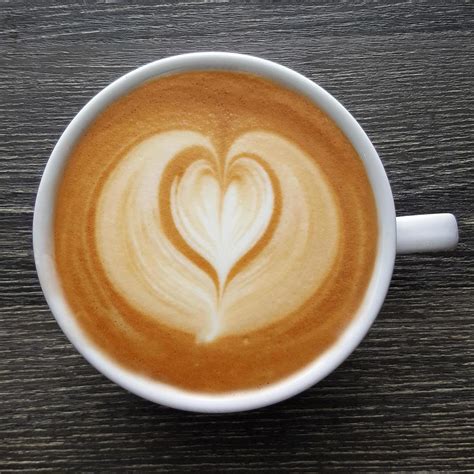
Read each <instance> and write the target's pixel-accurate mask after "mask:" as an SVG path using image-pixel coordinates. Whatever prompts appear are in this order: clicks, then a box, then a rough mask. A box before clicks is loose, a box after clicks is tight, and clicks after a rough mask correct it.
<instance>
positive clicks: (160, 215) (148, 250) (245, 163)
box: [54, 71, 378, 393]
mask: <svg viewBox="0 0 474 474" xmlns="http://www.w3.org/2000/svg"><path fill="white" fill-rule="evenodd" d="M54 225H55V228H54V236H55V261H56V267H57V271H58V274H59V277H60V281H61V283H62V288H63V291H64V294H65V297H66V300H67V302H68V304H69V306H70V308H71V310H72V312H73V314H74V316H75V318H76V320H77V322H78V324H79V326H80V328H81V329H82V331H83V332H84V334H85V335H86V336H87V338H88V339H89V340H90V341H91V342H92V343H93V344H94V345H95V346H96V347H98V348H99V349H100V350H102V351H103V353H104V354H106V355H107V356H108V357H110V358H111V359H112V360H114V361H116V362H117V363H119V364H120V365H121V366H123V367H124V368H126V369H128V370H130V371H133V372H135V373H138V374H140V375H143V376H146V377H149V378H152V379H155V380H158V381H161V382H164V383H167V384H170V385H173V386H177V387H180V388H183V389H186V390H190V391H197V392H209V393H216V392H229V391H234V390H241V389H250V388H257V387H261V386H264V385H268V384H271V383H273V382H276V381H278V380H280V379H282V378H284V377H286V376H288V375H290V374H292V373H294V372H296V371H297V370H299V369H301V368H303V367H304V366H305V365H307V364H308V363H310V362H312V361H313V360H314V359H315V358H317V357H318V356H319V355H320V354H322V353H323V352H324V351H325V350H326V349H328V348H329V347H330V346H331V344H333V343H334V342H335V341H336V339H337V338H338V336H339V335H340V334H341V332H342V331H343V330H344V329H345V328H346V326H347V325H348V324H349V323H350V321H351V319H352V318H353V316H354V314H355V313H356V311H357V309H358V307H359V305H360V304H361V301H362V299H363V297H364V294H365V291H366V289H367V286H368V283H369V280H370V277H371V274H372V271H373V266H374V261H375V256H376V251H377V234H378V228H377V214H376V208H375V201H374V196H373V194H372V190H371V187H370V184H369V181H368V178H367V175H366V172H365V169H364V166H363V164H362V162H361V160H360V158H359V157H358V155H357V153H356V151H355V150H354V148H353V147H352V145H351V143H350V142H349V140H348V139H347V138H346V137H345V135H344V134H343V133H342V132H341V131H340V130H339V128H338V127H337V126H336V124H335V123H334V122H333V121H332V120H331V119H330V118H329V117H328V116H327V115H326V114H325V113H323V112H322V111H321V110H320V109H318V108H317V107H316V106H315V105H314V104H313V103H312V102H311V101H309V100H308V99H306V98H305V97H303V96H302V95H299V94H297V93H295V92H293V91H291V90H288V89H286V88H284V87H282V86H280V85H277V84H275V83H273V82H271V81H268V80H266V79H262V78H259V77H257V76H253V75H250V74H243V73H236V72H222V71H203V72H191V73H179V74H175V75H169V76H165V77H161V78H158V79H155V80H152V81H150V82H147V83H145V84H143V85H141V86H140V87H138V88H137V89H135V90H133V91H132V92H130V93H129V94H127V95H126V96H124V97H122V98H120V99H119V100H117V101H116V102H115V103H113V104H112V105H111V106H109V107H108V108H107V109H105V110H104V111H103V112H102V113H101V114H100V115H99V117H98V118H97V119H96V120H95V121H94V122H93V123H92V125H91V126H90V127H89V128H88V130H87V131H86V132H85V133H84V134H83V136H82V137H81V139H80V140H79V141H78V143H77V145H76V146H75V148H74V150H73V152H72V154H71V156H70V158H69V161H68V163H67V166H66V170H65V172H64V177H63V179H62V182H61V185H60V188H59V191H58V200H57V207H56V210H55V224H54Z"/></svg>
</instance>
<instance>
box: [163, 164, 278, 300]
mask: <svg viewBox="0 0 474 474" xmlns="http://www.w3.org/2000/svg"><path fill="white" fill-rule="evenodd" d="M223 173H224V177H223V179H219V176H218V171H217V169H216V168H214V167H213V166H212V164H211V163H209V162H208V161H205V160H198V161H195V162H194V163H192V164H191V165H190V166H189V168H187V169H186V171H185V172H184V174H183V175H182V177H181V178H180V179H175V181H174V182H173V186H172V188H171V200H170V201H171V211H172V215H173V219H174V222H175V225H176V227H177V229H178V231H179V232H180V234H181V235H182V237H183V238H184V240H185V241H186V242H187V244H188V245H189V246H190V247H191V248H192V249H193V250H195V251H196V252H197V253H198V254H200V255H201V256H202V257H203V258H204V259H206V260H207V261H208V262H209V263H210V264H211V266H212V267H213V269H214V270H215V272H216V274H217V279H218V285H219V291H220V293H222V291H223V289H224V286H225V283H226V280H227V277H228V276H229V273H230V271H231V270H232V268H233V267H234V265H235V264H236V263H237V262H238V261H239V260H240V259H241V258H242V257H243V256H244V255H245V254H247V253H248V252H249V251H250V250H251V249H252V248H253V247H254V246H255V245H256V244H257V242H258V241H259V240H260V238H261V237H262V235H263V234H264V232H265V230H266V229H267V227H268V224H269V223H270V220H271V217H272V214H273V211H274V194H273V188H272V183H271V180H270V177H269V176H268V174H267V172H266V171H265V169H264V168H263V167H262V166H261V165H259V164H258V163H257V162H256V161H255V160H253V159H251V158H246V157H242V158H238V159H236V160H235V161H233V162H231V163H230V164H229V165H228V166H226V168H225V169H224V171H223Z"/></svg>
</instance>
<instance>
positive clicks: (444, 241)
mask: <svg viewBox="0 0 474 474" xmlns="http://www.w3.org/2000/svg"><path fill="white" fill-rule="evenodd" d="M203 69H224V70H231V71H245V72H250V73H254V74H257V75H260V76H263V77H266V78H268V79H271V80H273V81H276V82H278V83H280V84H282V85H283V86H286V87H288V88H290V89H293V90H295V91H298V92H300V93H301V94H303V95H305V96H306V97H308V98H309V99H311V100H312V101H313V102H314V103H315V104H316V105H317V106H318V107H320V108H321V109H323V110H324V111H325V112H326V113H327V114H328V115H329V116H330V117H331V118H332V119H333V120H334V121H335V122H336V123H337V124H338V126H339V127H340V128H341V130H342V131H343V132H344V133H345V135H346V136H347V137H348V138H349V140H350V141H351V142H352V144H353V146H354V148H355V149H356V150H357V152H358V154H359V156H360V158H361V159H362V161H363V163H364V165H365V168H366V171H367V174H368V176H369V179H370V183H371V185H372V189H373V192H374V195H375V199H376V203H377V213H378V226H379V234H380V235H379V246H378V251H377V259H376V262H375V267H374V271H373V275H372V278H371V280H370V284H369V286H368V288H367V292H366V295H365V297H364V300H363V302H362V304H361V306H360V308H359V310H358V311H357V313H356V314H355V315H354V318H353V319H352V321H351V323H350V324H349V326H348V327H347V329H346V330H345V331H344V332H343V333H342V334H341V336H340V337H339V339H338V340H337V341H336V342H335V343H334V344H333V345H332V347H330V348H329V349H328V350H327V351H326V352H325V353H323V354H322V355H321V356H319V357H318V358H317V359H316V360H314V361H313V362H312V363H311V364H309V365H308V366H306V367H304V368H303V369H301V370H299V371H298V372H296V373H294V374H293V375H291V376H289V377H287V378H285V379H284V380H281V381H279V382H277V383H275V384H273V385H270V386H267V387H264V388H261V389H254V390H247V391H241V392H234V393H226V394H218V395H211V394H196V393H192V392H187V391H185V390H182V389H179V388H176V387H173V386H169V385H165V384H163V383H160V382H156V381H153V380H150V379H146V378H143V377H141V376H139V375H137V374H135V373H133V372H130V371H128V370H126V369H124V368H122V367H121V366H119V365H118V364H116V363H115V362H114V361H113V360H111V359H109V358H108V357H107V356H106V355H105V354H103V353H102V352H101V351H100V350H99V349H98V348H96V347H95V346H93V345H92V344H91V343H90V342H89V341H88V340H87V338H86V337H85V335H84V334H83V333H82V332H81V330H80V328H79V327H78V325H77V323H76V321H75V319H74V316H73V314H72V312H71V310H70V308H69V307H68V304H67V302H66V300H65V297H64V294H63V292H62V290H61V285H60V282H59V277H58V275H57V273H56V269H55V264H54V250H53V217H54V209H55V199H56V193H57V189H58V185H59V183H60V181H61V177H62V174H63V170H64V167H65V164H66V162H67V160H68V156H69V155H70V152H71V150H72V148H73V147H74V145H75V143H76V142H77V140H78V139H79V138H80V137H81V135H82V133H83V132H84V131H85V130H86V128H87V127H88V125H89V124H90V123H91V122H92V121H93V120H94V118H95V117H96V116H97V115H98V114H99V113H100V112H101V111H102V110H103V109H104V108H105V107H107V106H108V105H109V104H111V103H112V102H114V101H115V100H116V99H117V98H118V97H120V96H122V95H123V94H125V93H127V92H128V91H130V90H132V89H134V88H136V87H137V86H139V85H140V84H141V83H143V82H144V81H146V80H149V79H151V78H154V77H158V76H161V75H165V74H172V73H175V72H181V71H192V70H203ZM72 212H73V210H72ZM457 241H458V230H457V224H456V219H455V218H454V216H453V215H452V214H430V215H422V216H410V217H399V218H396V217H395V207H394V202H393V197H392V191H391V189H390V184H389V182H388V179H387V175H386V174H385V170H384V168H383V165H382V162H381V161H380V158H379V156H378V155H377V152H376V151H375V148H374V147H373V145H372V143H371V142H370V140H369V138H368V137H367V135H366V134H365V133H364V131H363V130H362V128H361V127H360V125H359V124H358V123H357V122H356V120H355V119H354V118H353V117H352V116H351V115H350V114H349V112H348V111H347V110H346V109H345V108H344V107H343V106H342V105H341V104H340V103H339V102H338V101H337V100H336V99H335V98H334V97H332V96H331V95H330V94H329V93H328V92H326V91H325V90H324V89H322V88H321V87H319V86H318V85H316V84H315V83H314V82H312V81H310V80H309V79H307V78H305V77H303V76H302V75H300V74H298V73H296V72H294V71H292V70H291V69H288V68H286V67H284V66H281V65H279V64H276V63H273V62H271V61H267V60H264V59H260V58H256V57H253V56H247V55H241V54H231V53H215V52H209V53H192V54H184V55H180V56H173V57H170V58H166V59H162V60H159V61H155V62H152V63H150V64H147V65H145V66H143V67H140V68H138V69H136V70H134V71H132V72H130V73H128V74H126V75H125V76H123V77H121V78H120V79H118V80H116V81H115V82H113V83H112V84H110V85H109V86H107V87H106V88H105V89H104V90H102V91H101V92H100V93H99V94H97V95H96V96H95V97H94V98H93V99H92V100H91V101H90V102H89V103H88V104H87V105H86V106H85V107H84V108H83V109H82V110H81V111H80V112H79V113H78V114H77V115H76V117H75V118H74V119H73V120H72V122H71V123H70V124H69V126H68V127H67V128H66V130H65V131H64V133H63V134H62V136H61V138H60V139H59V141H58V143H57V145H56V146H55V148H54V150H53V152H52V154H51V157H50V159H49V161H48V164H47V166H46V169H45V170H44V174H43V177H42V180H41V184H40V187H39V190H38V196H37V199H36V206H35V213H34V221H33V245H34V256H35V261H36V268H37V271H38V276H39V280H40V283H41V286H42V289H43V292H44V295H45V297H46V300H47V302H48V304H49V306H50V308H51V311H52V313H53V314H54V316H55V318H56V320H57V321H58V323H59V325H60V326H61V328H62V330H63V331H64V333H65V334H66V336H67V337H68V338H69V340H70V341H71V342H72V344H73V345H74V346H75V347H76V349H77V350H78V351H79V352H80V353H81V354H82V355H83V356H84V357H85V358H86V359H87V360H88V361H89V362H90V363H91V364H92V365H93V366H94V367H95V368H96V369H98V370H99V371H100V372H102V373H103V374H104V375H105V376H107V377H108V378H109V379H111V380H113V381H114V382H116V383H117V384H118V385H121V386H122V387H124V388H126V389H127V390H129V391H130V392H133V393H135V394H137V395H139V396H141V397H143V398H146V399H148V400H151V401H154V402H158V403H161V404H163V405H167V406H170V407H174V408H179V409H183V410H190V411H197V412H235V411H242V410H249V409H253V408H259V407H263V406H266V405H270V404H272V403H276V402H279V401H281V400H284V399H286V398H289V397H291V396H293V395H296V394H298V393H300V392H302V391H303V390H305V389H307V388H308V387H310V386H312V385H314V384H315V383H317V382H319V381H320V380H321V379H323V378H324V377H326V376H327V375H328V374H329V373H331V372H332V371H333V370H334V369H335V368H336V367H337V366H338V365H339V364H341V363H342V362H343V361H344V360H345V359H346V358H347V357H348V356H349V355H350V354H351V352H352V351H353V350H354V349H355V348H356V347H357V346H358V344H359V343H360V342H361V340H362V339H363V337H364V336H365V334H366V333H367V331H368V330H369V328H370V326H371V325H372V323H373V322H374V320H375V318H376V316H377V314H378V312H379V310H380V307H381V306H382V303H383V301H384V299H385V295H386V293H387V290H388V287H389V284H390V280H391V277H392V271H393V265H394V261H395V254H396V253H397V252H398V253H410V252H420V251H439V250H448V249H451V248H453V247H455V246H456V244H457Z"/></svg>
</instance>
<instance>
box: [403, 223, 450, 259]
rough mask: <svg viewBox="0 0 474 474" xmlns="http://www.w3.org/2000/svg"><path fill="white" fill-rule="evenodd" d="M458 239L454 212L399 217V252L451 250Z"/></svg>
mask: <svg viewBox="0 0 474 474" xmlns="http://www.w3.org/2000/svg"><path fill="white" fill-rule="evenodd" d="M458 240H459V234H458V224H457V222H456V218H455V217H454V216H453V215H452V214H422V215H418V216H404V217H397V253H398V254H404V253H416V252H440V251H443V250H451V249H453V248H454V247H456V245H457V243H458Z"/></svg>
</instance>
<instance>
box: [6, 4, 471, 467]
mask: <svg viewBox="0 0 474 474" xmlns="http://www.w3.org/2000/svg"><path fill="white" fill-rule="evenodd" d="M75 3H76V4H69V5H66V4H64V5H63V4H61V2H51V3H50V5H49V6H47V3H43V4H41V3H39V2H38V3H23V2H20V1H15V2H7V3H2V4H0V26H1V28H0V67H1V68H0V97H1V99H0V134H1V139H0V153H1V161H0V258H1V260H0V262H1V265H0V271H1V273H0V301H1V305H0V338H1V339H0V436H1V438H0V471H2V472H9V471H13V470H28V471H32V470H35V469H37V470H40V471H55V472H59V471H67V470H71V471H89V472H98V471H102V470H110V471H115V472H116V471H119V470H127V471H131V470H132V471H143V470H158V471H160V470H161V471H186V470H191V471H205V472H222V471H223V470H229V471H230V470H235V471H247V470H256V471H258V470H260V471H264V472H268V471H287V470H295V471H307V472H316V471H319V470H323V469H340V470H343V471H348V470H357V471H368V470H375V471H400V470H403V471H405V470H459V471H463V470H464V471H470V470H472V469H474V431H473V424H474V421H473V412H474V403H473V402H474V394H473V388H472V384H473V363H474V344H473V326H474V319H473V316H474V314H473V310H472V308H473V306H474V301H473V286H474V281H473V280H474V279H473V273H474V272H473V259H472V257H473V253H474V251H473V245H474V238H473V232H474V217H473V213H472V209H473V199H472V197H473V189H472V188H473V186H472V185H473V168H474V167H473V138H472V137H473V115H472V112H473V96H472V94H473V73H474V67H473V60H474V48H473V36H472V29H473V22H472V20H473V13H474V11H473V8H472V2H469V1H468V2H455V1H452V2H438V3H437V4H433V2H427V3H425V2H416V3H414V4H412V3H409V2H405V1H402V2H400V1H396V2H395V1H394V2H387V1H383V2H380V3H368V4H365V2H354V3H357V5H355V4H354V5H351V4H350V3H347V4H346V3H334V2H327V3H318V4H313V3H308V2H298V3H293V4H287V3H275V4H272V3H269V2H264V3H261V4H258V3H252V4H244V3H241V2H231V3H227V2H216V3H213V2H209V3H208V2H204V1H192V0H189V1H184V0H182V1H176V2H172V1H171V0H170V1H169V2H168V3H164V4H162V5H161V6H152V5H151V4H150V5H143V6H131V5H128V6H124V5H119V4H116V3H110V4H99V5H96V6H85V5H84V3H86V2H75ZM79 3H81V4H82V5H78V4H79ZM202 50H225V51H238V52H244V53H251V54H255V55H258V56H262V57H265V58H268V59H272V60H275V61H277V62H280V63H282V64H284V65H287V66H289V67H291V68H294V69H295V70H297V71H299V72H301V73H303V74H305V75H306V76H308V77H309V78H311V79H313V80H314V81H316V82H318V83H319V84H320V85H322V86H323V87H325V88H326V89H327V90H328V91H330V92H331V93H332V94H333V95H334V96H336V97H337V98H338V99H339V100H340V101H341V102H342V103H343V104H344V105H345V106H346V107H347V108H348V109H349V110H350V111H351V112H352V113H353V114H354V116H355V117H356V118H357V120H359V122H360V123H361V125H362V126H363V127H364V129H365V130H366V132H367V133H368V135H369V136H370V137H371V139H372V140H373V143H374V144H375V146H376V147H377V149H378V151H379V153H380V156H381V158H382V160H383V162H384V164H385V167H386V170H387V173H388V176H389V178H390V180H391V183H392V186H393V192H394V194H395V199H396V206H397V210H398V213H399V214H400V215H403V214H416V213H425V212H435V211H438V212H446V211H448V212H453V213H454V214H456V216H457V217H458V220H459V226H460V238H461V242H460V245H459V248H458V249H457V250H456V251H454V252H447V253H441V254H425V255H412V256H403V257H400V258H397V263H396V268H395V273H394V276H393V282H392V286H391V289H390V291H389V294H388V296H387V300H386V303H385V306H384V307H383V309H382V311H381V313H380V316H379V318H378V319H377V321H376V323H375V325H374V326H373V328H372V329H371V331H370V333H369V335H368V337H367V338H366V339H365V340H364V342H363V343H362V344H361V346H360V347H359V348H358V349H357V350H356V351H355V352H354V353H353V355H352V356H351V357H350V358H349V360H347V361H346V362H345V363H344V364H343V365H342V366H341V367H340V368H339V369H338V370H337V371H336V372H334V373H333V374H332V375H330V376H329V377H327V379H325V380H324V381H323V382H321V383H320V384H319V385H318V386H316V387H313V388H312V389H310V390H308V391H307V392H305V393H304V394H302V395H300V396H298V397H296V398H293V399H291V400H289V401H286V402H283V403H281V404H279V405H276V406H272V407H269V408H266V409H262V410H258V411H254V412H248V413H242V414H233V415H203V414H191V413H184V412H178V411H175V410H172V409H168V408H164V407H161V406H158V405H154V404H153V403H150V402H147V401H144V400H142V399H140V398H138V397H136V396H134V395H131V394H129V393H127V392H126V391H124V390H122V389H121V388H119V387H118V386H116V385H114V384H113V383H111V382H109V381H108V380H106V379H105V378H104V377H103V376H102V375H100V374H99V373H97V372H96V371H95V370H94V369H93V368H92V367H91V366H89V365H88V363H86V361H85V360H84V359H83V358H82V357H81V356H79V355H78V354H77V353H76V351H75V350H74V349H73V347H72V346H71V345H70V344H69V343H68V341H67V340H66V338H65V336H64V335H63V333H62V332H61V330H60V329H59V327H58V325H57V324H56V322H55V320H54V318H53V317H52V315H51V313H50V311H49V309H48V307H47V305H46V303H45V300H44V298H43V295H42V293H41V289H40V287H39V284H38V280H37V277H36V272H35V267H34V262H33V253H32V246H31V224H32V217H33V206H34V201H35V194H36V189H37V186H38V183H39V180H40V177H41V173H42V171H43V168H44V166H45V164H46V161H47V159H48V156H49V154H50V152H51V150H52V148H53V146H54V144H55V142H56V140H57V139H58V137H59V135H60V134H61V132H62V130H63V129H64V128H65V126H66V125H67V124H68V122H69V121H70V120H71V119H72V117H73V116H74V115H75V114H76V112H77V111H78V110H79V108H80V107H81V106H82V105H84V104H85V103H86V101H87V100H88V99H89V98H91V97H92V96H93V95H94V94H96V93H97V92H98V91H99V90H101V89H102V88H103V87H104V86H105V85H106V84H108V83H110V82H111V81H112V80H114V79H116V78H117V77H119V76H121V75H122V74H124V73H125V72H127V71H129V70H131V69H133V68H135V67H137V66H139V65H141V64H144V63H146V62H149V61H152V60H154V59H157V58H161V57H164V56H168V55H172V54H177V53H182V52H190V51H202Z"/></svg>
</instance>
